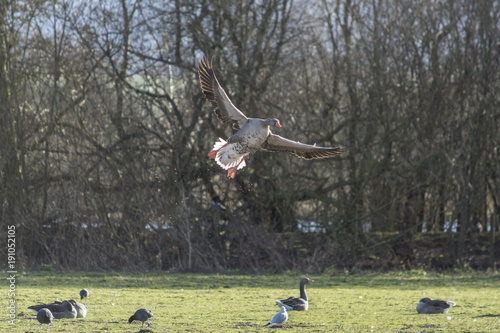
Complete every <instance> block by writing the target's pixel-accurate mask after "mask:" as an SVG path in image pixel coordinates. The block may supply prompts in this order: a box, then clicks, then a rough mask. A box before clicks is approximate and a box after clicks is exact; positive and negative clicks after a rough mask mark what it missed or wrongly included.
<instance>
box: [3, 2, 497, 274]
mask: <svg viewBox="0 0 500 333" xmlns="http://www.w3.org/2000/svg"><path fill="white" fill-rule="evenodd" d="M499 41H500V4H499V3H498V1H490V0H487V1H482V2H480V3H479V2H477V1H472V0H460V1H430V0H429V1H420V2H417V3H415V2H413V1H399V0H398V1H396V0H372V1H359V0H337V1H327V0H323V1H321V2H315V3H310V2H305V1H295V2H293V1H289V0H259V1H241V2H238V1H237V2H234V1H225V0H221V1H206V0H175V1H155V0H148V1H140V0H120V1H84V2H79V1H75V2H73V1H57V2H55V1H30V0H25V1H21V0H9V1H3V2H1V3H0V46H1V48H0V119H1V120H0V127H1V128H0V204H1V206H0V218H1V230H2V234H6V231H7V228H6V226H7V225H12V224H14V225H16V229H17V242H18V257H19V260H20V262H23V263H24V264H25V265H26V266H29V267H36V266H37V265H40V264H48V265H52V266H54V267H59V268H70V269H112V268H124V267H126V268H146V267H147V268H154V269H181V270H189V269H195V270H208V271H214V270H224V269H230V268H241V269H250V270H255V271H259V270H263V269H270V268H277V269H323V268H338V267H353V266H359V265H363V264H366V261H367V260H368V259H367V258H369V257H370V256H371V255H373V254H377V255H378V256H383V257H384V258H385V259H387V260H388V262H391V263H396V265H399V264H402V265H404V267H406V268H411V267H416V265H418V261H419V260H421V261H422V259H421V258H420V259H419V256H420V257H421V254H419V252H418V251H416V250H415V246H416V245H415V244H416V242H417V240H418V239H420V238H419V237H422V235H427V236H429V237H431V238H430V239H431V240H433V239H434V240H437V239H439V244H437V243H433V244H432V246H433V247H436V248H439V249H440V251H441V252H439V253H444V254H445V255H446V256H447V260H446V265H447V266H455V265H458V266H460V265H464V264H467V262H468V261H469V260H470V259H471V258H470V257H471V251H470V247H476V248H477V247H479V248H481V249H482V251H483V252H484V253H486V254H487V255H488V256H489V259H488V260H487V262H486V263H484V264H483V265H482V267H494V266H495V260H497V262H498V259H497V258H499V257H500V256H499V254H498V249H497V250H496V253H495V245H496V243H498V242H497V241H496V239H495V237H496V232H498V225H499V215H500V214H499V213H500V179H499V171H500V154H499V146H500V128H499V127H500V111H499V110H500V97H499V94H498V91H500V42H499ZM204 54H206V55H207V56H212V55H214V56H216V57H215V62H214V64H215V67H216V73H217V76H218V78H219V80H220V82H221V84H222V86H223V87H225V89H226V91H227V92H228V94H229V95H230V97H231V99H232V101H233V102H234V103H235V105H236V106H237V107H239V108H241V109H242V110H243V111H244V112H245V113H246V114H247V115H249V116H255V117H262V118H266V117H271V116H272V117H276V118H278V119H280V121H281V123H282V124H283V125H284V127H283V128H282V129H281V131H280V134H282V135H284V136H287V137H292V138H295V139H297V140H299V141H301V142H308V143H317V144H318V145H326V146H338V145H344V146H346V147H348V148H349V150H348V152H347V153H346V154H344V155H343V156H342V157H341V158H336V159H329V160H319V161H304V160H301V159H297V158H296V157H294V156H292V155H284V154H271V153H266V152H259V153H257V154H256V155H255V156H254V157H253V159H252V160H251V161H250V163H249V165H248V166H247V167H246V168H245V169H244V171H243V172H240V173H239V174H238V176H237V177H236V179H234V180H230V179H227V178H226V175H225V172H223V171H222V170H221V169H220V168H219V167H218V166H217V165H216V164H215V163H213V161H209V160H208V158H207V153H208V152H209V151H210V149H211V148H212V145H213V143H214V142H215V141H216V140H217V138H218V137H222V138H226V137H227V136H229V135H230V134H231V129H229V128H226V127H224V126H223V125H222V124H220V123H219V121H218V119H217V118H216V117H215V116H214V114H213V112H212V108H211V106H210V105H209V104H208V103H206V102H205V101H204V99H203V95H202V93H201V89H200V85H199V82H198V77H197V65H198V62H199V60H200V59H201V57H202V56H203V55H204ZM304 226H306V227H307V226H309V227H311V230H309V231H313V232H305V231H304ZM478 230H482V231H483V233H482V234H480V235H482V236H481V237H476V236H474V235H471V233H473V231H478ZM422 231H428V232H427V233H424V234H422ZM436 235H437V236H436ZM434 236H436V237H437V238H432V237H434ZM434 242H436V241H434ZM431 243H432V241H431ZM497 248H498V246H497ZM423 261H424V262H427V261H425V259H424V260H423ZM369 265H371V266H372V267H380V266H381V265H380V264H378V263H377V261H376V260H375V261H373V260H372V261H371V262H370V264H369ZM391 267H392V266H391Z"/></svg>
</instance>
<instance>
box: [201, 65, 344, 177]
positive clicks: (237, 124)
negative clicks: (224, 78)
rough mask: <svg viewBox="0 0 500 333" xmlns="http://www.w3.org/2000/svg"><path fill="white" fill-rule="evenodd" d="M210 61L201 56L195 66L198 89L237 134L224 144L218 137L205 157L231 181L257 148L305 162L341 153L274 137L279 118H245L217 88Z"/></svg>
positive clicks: (224, 93) (219, 87)
mask: <svg viewBox="0 0 500 333" xmlns="http://www.w3.org/2000/svg"><path fill="white" fill-rule="evenodd" d="M212 62H213V61H209V60H208V59H207V58H206V57H203V59H202V60H201V62H200V65H199V67H198V75H199V77H200V82H201V90H202V91H203V94H204V95H205V98H206V99H207V100H208V101H209V102H210V103H212V105H213V106H214V107H215V110H214V111H215V114H216V115H217V117H218V118H219V120H220V121H222V122H223V123H232V124H233V128H234V129H237V130H238V132H236V133H235V134H234V135H232V136H231V137H229V138H228V139H227V141H226V140H224V139H222V138H219V141H218V142H216V143H215V145H214V147H213V150H212V151H211V152H210V153H209V154H208V156H209V157H210V159H215V162H217V164H218V165H219V166H220V167H221V168H223V169H224V170H227V175H228V177H231V178H234V177H235V175H236V171H237V170H240V169H242V168H244V167H245V166H246V162H245V159H246V158H249V157H250V156H252V155H253V154H254V153H255V152H256V151H257V150H259V149H264V150H267V151H271V152H289V153H292V154H295V155H296V156H298V157H300V158H304V159H306V160H311V159H318V158H327V157H332V156H337V155H340V154H341V153H342V152H343V151H344V149H343V148H341V147H336V148H330V147H318V146H315V145H307V144H304V143H300V142H297V141H292V140H289V139H285V138H283V137H281V136H279V135H276V134H273V133H271V129H270V127H271V126H274V127H278V128H279V127H281V124H280V122H279V120H278V119H259V118H247V116H245V115H244V114H243V112H241V111H240V110H238V109H237V108H236V107H235V106H234V105H233V103H232V102H231V100H230V99H229V97H228V96H227V94H226V92H225V91H224V89H222V87H221V86H220V84H219V81H217V78H216V77H215V73H214V70H213V66H212Z"/></svg>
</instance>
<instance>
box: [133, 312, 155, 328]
mask: <svg viewBox="0 0 500 333" xmlns="http://www.w3.org/2000/svg"><path fill="white" fill-rule="evenodd" d="M151 317H153V312H151V311H149V310H146V309H139V310H137V311H136V312H135V313H134V315H133V316H132V317H130V318H129V319H128V323H129V324H132V322H133V321H134V320H139V321H142V327H144V322H145V321H147V320H148V319H149V318H151ZM150 325H151V323H149V322H148V325H147V326H148V327H149V326H150Z"/></svg>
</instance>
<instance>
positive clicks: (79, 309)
mask: <svg viewBox="0 0 500 333" xmlns="http://www.w3.org/2000/svg"><path fill="white" fill-rule="evenodd" d="M68 302H70V303H71V305H73V307H74V308H75V310H76V318H85V317H87V306H86V305H85V304H83V303H77V302H76V301H75V300H74V299H70V300H69V301H68Z"/></svg>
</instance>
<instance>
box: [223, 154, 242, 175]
mask: <svg viewBox="0 0 500 333" xmlns="http://www.w3.org/2000/svg"><path fill="white" fill-rule="evenodd" d="M242 163H243V167H244V166H245V159H244V158H242V159H241V161H240V163H238V165H237V166H235V167H232V168H229V169H227V176H228V177H231V178H234V177H235V176H236V170H238V169H239V167H240V165H241V164H242Z"/></svg>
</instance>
